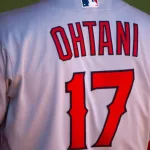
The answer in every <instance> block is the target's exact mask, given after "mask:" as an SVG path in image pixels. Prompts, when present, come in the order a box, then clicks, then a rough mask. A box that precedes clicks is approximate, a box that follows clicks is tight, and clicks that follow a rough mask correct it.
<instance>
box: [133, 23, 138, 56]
mask: <svg viewBox="0 0 150 150" xmlns="http://www.w3.org/2000/svg"><path fill="white" fill-rule="evenodd" d="M133 28H134V41H133V56H135V57H137V56H138V44H139V43H138V38H139V33H138V24H134V25H133Z"/></svg>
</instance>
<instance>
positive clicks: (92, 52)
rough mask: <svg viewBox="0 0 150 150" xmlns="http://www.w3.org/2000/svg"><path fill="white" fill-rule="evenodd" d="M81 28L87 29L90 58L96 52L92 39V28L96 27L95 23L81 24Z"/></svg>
mask: <svg viewBox="0 0 150 150" xmlns="http://www.w3.org/2000/svg"><path fill="white" fill-rule="evenodd" d="M83 26H84V27H86V26H87V27H88V31H89V42H90V51H91V55H92V56H93V55H96V52H95V39H94V31H93V26H96V22H95V21H88V22H83Z"/></svg>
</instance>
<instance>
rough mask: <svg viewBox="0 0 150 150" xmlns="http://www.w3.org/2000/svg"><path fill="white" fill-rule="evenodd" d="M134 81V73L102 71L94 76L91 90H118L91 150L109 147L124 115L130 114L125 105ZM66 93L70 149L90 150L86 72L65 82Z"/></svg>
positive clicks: (128, 71)
mask: <svg viewBox="0 0 150 150" xmlns="http://www.w3.org/2000/svg"><path fill="white" fill-rule="evenodd" d="M133 82H134V70H133V69H132V70H119V71H100V72H92V73H91V91H93V90H96V89H110V88H116V92H115V95H114V97H113V100H112V102H111V104H109V105H108V106H107V108H108V115H107V117H106V121H105V124H104V127H103V130H102V132H101V133H100V136H99V138H98V139H97V141H96V142H95V144H94V145H93V146H92V147H109V146H112V141H113V138H114V136H115V133H116V131H117V128H118V125H119V122H120V120H121V117H122V115H123V114H124V113H125V112H126V111H127V110H126V103H127V100H128V97H129V95H130V92H131V89H132V86H133ZM66 93H70V103H71V107H70V110H69V111H68V114H69V116H70V122H71V125H70V128H71V129H70V146H69V148H68V149H87V146H86V115H87V112H88V110H87V108H86V105H85V72H80V73H74V74H73V78H72V80H71V81H69V82H67V83H66Z"/></svg>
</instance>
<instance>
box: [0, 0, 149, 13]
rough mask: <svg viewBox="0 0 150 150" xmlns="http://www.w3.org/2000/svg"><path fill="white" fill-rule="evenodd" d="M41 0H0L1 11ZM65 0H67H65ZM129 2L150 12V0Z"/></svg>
mask: <svg viewBox="0 0 150 150" xmlns="http://www.w3.org/2000/svg"><path fill="white" fill-rule="evenodd" d="M39 1H40V0H0V12H4V11H8V10H12V9H15V8H19V7H25V6H28V5H31V4H34V3H37V2H39ZM64 1H65V0H64ZM125 1H126V2H128V3H129V4H131V5H133V6H135V7H137V8H139V9H141V10H142V11H145V12H146V13H149V14H150V0H125Z"/></svg>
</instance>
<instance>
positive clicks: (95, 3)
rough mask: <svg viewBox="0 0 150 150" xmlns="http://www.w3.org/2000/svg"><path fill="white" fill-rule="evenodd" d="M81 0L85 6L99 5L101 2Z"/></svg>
mask: <svg viewBox="0 0 150 150" xmlns="http://www.w3.org/2000/svg"><path fill="white" fill-rule="evenodd" d="M81 1H82V6H83V7H84V8H88V7H98V6H99V3H98V1H99V0H81Z"/></svg>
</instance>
